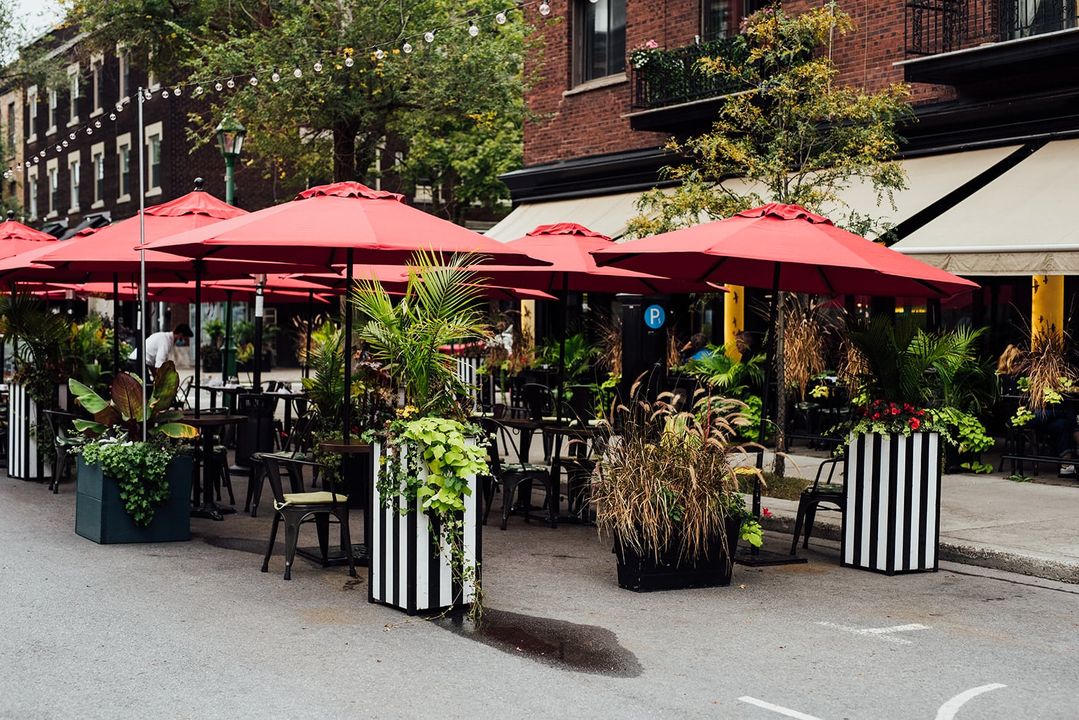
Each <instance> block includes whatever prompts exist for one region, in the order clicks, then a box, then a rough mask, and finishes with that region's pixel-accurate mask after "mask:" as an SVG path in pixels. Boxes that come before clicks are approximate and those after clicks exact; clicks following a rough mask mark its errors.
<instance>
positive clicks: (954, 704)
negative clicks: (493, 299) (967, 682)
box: [937, 683, 1008, 720]
mask: <svg viewBox="0 0 1079 720" xmlns="http://www.w3.org/2000/svg"><path fill="white" fill-rule="evenodd" d="M1004 687H1008V686H1007V685H1001V684H1000V683H990V684H988V685H979V686H978V687H976V688H971V689H970V690H966V691H964V692H961V693H959V694H958V695H956V696H955V697H953V698H952V699H951V700H949V701H948V702H946V703H944V704H943V705H941V706H940V710H937V720H952V719H953V718H954V717H955V714H956V713H957V712H959V708H961V707H962V706H963V704H964V703H966V702H967V701H968V700H971V699H973V698H976V697H978V696H979V695H981V694H982V693H987V692H989V691H990V690H1000V689H1001V688H1004Z"/></svg>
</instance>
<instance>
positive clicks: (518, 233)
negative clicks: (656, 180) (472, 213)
mask: <svg viewBox="0 0 1079 720" xmlns="http://www.w3.org/2000/svg"><path fill="white" fill-rule="evenodd" d="M640 196H641V193H638V192H633V193H618V194H615V195H598V196H596V197H586V198H574V199H572V200H551V201H549V202H541V203H524V204H522V205H519V206H517V207H516V208H514V210H513V211H512V212H511V213H510V214H509V215H507V216H506V217H504V218H503V219H502V220H501V221H500V222H499V223H498V224H497V225H495V226H494V227H493V228H491V229H490V230H488V231H487V232H486V233H485V234H486V235H487V236H488V237H493V238H494V239H495V240H500V241H502V242H509V241H510V240H516V239H517V238H520V237H524V235H525V234H526V233H528V232H530V231H532V230H534V229H535V228H536V227H537V226H539V225H550V224H553V223H563V222H572V223H577V224H578V225H584V226H585V227H586V228H588V229H589V230H595V231H596V232H598V233H603V234H604V235H606V236H607V237H610V238H614V239H616V240H617V239H618V238H620V237H622V236H623V235H624V234H625V233H626V225H627V223H629V220H630V218H632V217H633V216H635V215H636V214H637V199H638V198H639V197H640Z"/></svg>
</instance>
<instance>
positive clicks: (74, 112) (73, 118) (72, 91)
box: [67, 65, 82, 125]
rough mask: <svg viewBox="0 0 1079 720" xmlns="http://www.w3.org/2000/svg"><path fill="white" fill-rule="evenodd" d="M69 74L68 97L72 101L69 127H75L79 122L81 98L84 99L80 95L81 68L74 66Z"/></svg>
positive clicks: (69, 70)
mask: <svg viewBox="0 0 1079 720" xmlns="http://www.w3.org/2000/svg"><path fill="white" fill-rule="evenodd" d="M67 72H68V78H67V89H68V97H69V98H70V99H71V103H70V116H69V117H68V125H74V124H75V123H77V122H78V121H79V98H80V97H82V95H80V94H79V66H78V65H73V66H72V67H70V68H68V71H67Z"/></svg>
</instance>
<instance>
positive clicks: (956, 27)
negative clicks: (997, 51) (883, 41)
mask: <svg viewBox="0 0 1079 720" xmlns="http://www.w3.org/2000/svg"><path fill="white" fill-rule="evenodd" d="M1076 26H1077V23H1076V0H908V2H907V4H906V52H907V55H914V56H917V55H936V54H937V53H944V52H951V51H953V50H963V49H965V48H971V47H976V46H978V45H981V44H983V43H990V42H1000V41H1002V40H1016V39H1018V38H1024V37H1031V36H1034V35H1043V34H1045V33H1050V32H1056V31H1057V30H1066V29H1068V28H1073V27H1076Z"/></svg>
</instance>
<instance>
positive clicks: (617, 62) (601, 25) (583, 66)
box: [573, 0, 626, 83]
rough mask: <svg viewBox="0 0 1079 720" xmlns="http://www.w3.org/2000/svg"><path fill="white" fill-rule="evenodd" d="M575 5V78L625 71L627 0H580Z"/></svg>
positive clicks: (583, 78) (585, 78) (581, 78)
mask: <svg viewBox="0 0 1079 720" xmlns="http://www.w3.org/2000/svg"><path fill="white" fill-rule="evenodd" d="M574 6H575V7H574V15H573V24H574V25H573V44H574V55H575V57H574V80H575V82H577V83H585V82H588V81H590V80H597V79H599V78H602V77H608V76H611V75H617V74H619V73H622V72H625V69H626V0H577V2H576V3H574Z"/></svg>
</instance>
